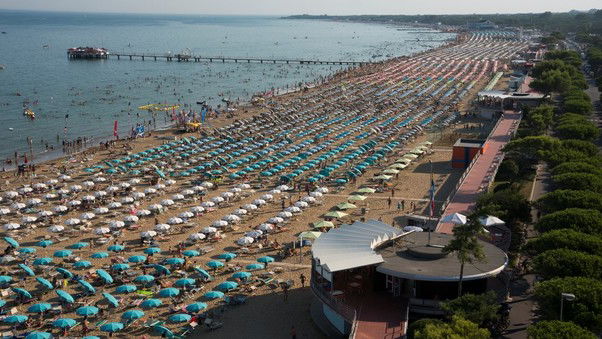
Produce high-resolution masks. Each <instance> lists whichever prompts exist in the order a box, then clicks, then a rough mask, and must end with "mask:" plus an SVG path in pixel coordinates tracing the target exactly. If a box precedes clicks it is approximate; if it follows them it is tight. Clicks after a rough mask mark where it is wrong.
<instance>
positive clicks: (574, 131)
mask: <svg viewBox="0 0 602 339" xmlns="http://www.w3.org/2000/svg"><path fill="white" fill-rule="evenodd" d="M556 134H557V135H558V137H559V138H562V139H579V140H587V141H593V140H595V139H597V138H598V136H599V135H600V130H599V129H598V128H597V127H596V126H595V125H594V124H592V123H586V124H583V123H582V124H576V123H564V124H560V125H558V126H556Z"/></svg>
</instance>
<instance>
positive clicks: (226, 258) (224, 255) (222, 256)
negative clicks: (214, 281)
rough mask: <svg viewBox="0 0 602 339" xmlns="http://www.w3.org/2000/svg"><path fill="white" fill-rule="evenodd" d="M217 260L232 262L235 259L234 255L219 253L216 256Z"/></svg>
mask: <svg viewBox="0 0 602 339" xmlns="http://www.w3.org/2000/svg"><path fill="white" fill-rule="evenodd" d="M217 257H218V258H219V259H225V260H232V259H234V258H236V254H235V253H232V252H225V253H221V254H219V255H218V256H217Z"/></svg>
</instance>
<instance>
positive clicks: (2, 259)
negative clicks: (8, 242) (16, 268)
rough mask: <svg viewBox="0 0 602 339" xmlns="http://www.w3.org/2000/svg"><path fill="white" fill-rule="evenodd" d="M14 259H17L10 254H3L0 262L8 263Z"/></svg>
mask: <svg viewBox="0 0 602 339" xmlns="http://www.w3.org/2000/svg"><path fill="white" fill-rule="evenodd" d="M15 260H17V258H15V257H13V256H12V255H4V256H2V257H0V264H8V263H10V262H13V261H15Z"/></svg>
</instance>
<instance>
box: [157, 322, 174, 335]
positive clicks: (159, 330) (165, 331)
mask: <svg viewBox="0 0 602 339" xmlns="http://www.w3.org/2000/svg"><path fill="white" fill-rule="evenodd" d="M153 330H154V331H155V332H157V333H159V334H160V335H162V336H164V337H165V338H173V336H174V334H173V332H172V331H171V330H170V329H168V328H167V327H165V326H161V325H155V326H154V327H153Z"/></svg>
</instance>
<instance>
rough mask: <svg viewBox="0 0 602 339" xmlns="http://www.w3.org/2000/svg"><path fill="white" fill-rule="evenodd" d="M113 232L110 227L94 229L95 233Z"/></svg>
mask: <svg viewBox="0 0 602 339" xmlns="http://www.w3.org/2000/svg"><path fill="white" fill-rule="evenodd" d="M107 233H111V230H110V229H109V228H108V227H98V228H96V229H94V234H99V235H100V234H107Z"/></svg>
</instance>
